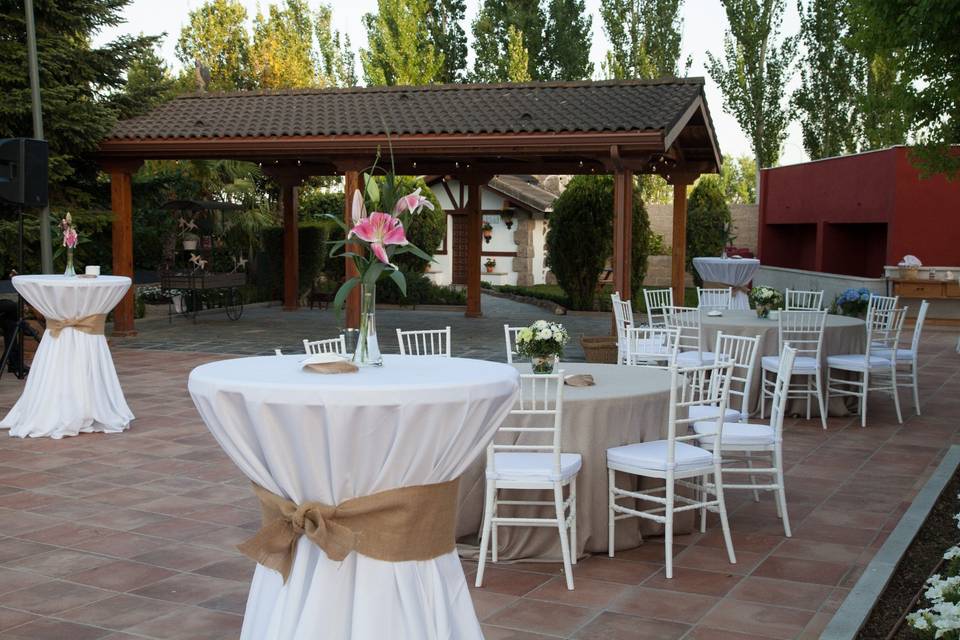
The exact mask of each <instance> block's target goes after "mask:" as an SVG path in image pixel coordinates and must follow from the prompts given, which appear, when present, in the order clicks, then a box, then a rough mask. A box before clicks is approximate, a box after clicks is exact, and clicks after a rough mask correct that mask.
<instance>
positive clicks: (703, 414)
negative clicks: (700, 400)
mask: <svg viewBox="0 0 960 640" xmlns="http://www.w3.org/2000/svg"><path fill="white" fill-rule="evenodd" d="M724 414H725V415H724V418H725V420H726V421H727V422H740V421H741V420H745V419H746V418H747V416H745V415H743V414H742V413H740V412H739V411H737V410H736V409H729V408H728V409H727V410H726V411H725V412H724ZM687 416H688V417H690V418H692V419H694V420H710V419H716V417H717V406H716V405H712V406H708V405H705V404H701V405H694V406H692V407H687Z"/></svg>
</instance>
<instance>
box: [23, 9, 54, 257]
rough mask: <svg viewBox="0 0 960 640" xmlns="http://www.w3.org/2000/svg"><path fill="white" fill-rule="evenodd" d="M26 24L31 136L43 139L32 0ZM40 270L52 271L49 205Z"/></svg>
mask: <svg viewBox="0 0 960 640" xmlns="http://www.w3.org/2000/svg"><path fill="white" fill-rule="evenodd" d="M23 7H24V11H25V12H26V24H27V67H28V70H29V72H30V98H31V101H32V109H33V137H34V138H36V139H37V140H43V113H42V112H41V110H40V71H39V67H38V64H37V28H36V25H35V24H34V21H33V0H24V3H23ZM40 270H41V271H42V272H43V273H53V247H52V246H51V242H50V205H49V204H45V205H43V209H41V210H40Z"/></svg>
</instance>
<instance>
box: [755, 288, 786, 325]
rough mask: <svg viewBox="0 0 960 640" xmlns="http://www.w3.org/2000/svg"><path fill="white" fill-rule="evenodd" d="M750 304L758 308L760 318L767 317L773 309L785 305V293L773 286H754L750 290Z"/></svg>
mask: <svg viewBox="0 0 960 640" xmlns="http://www.w3.org/2000/svg"><path fill="white" fill-rule="evenodd" d="M750 304H752V305H753V308H754V309H756V311H757V317H758V318H766V317H767V316H769V315H770V311H771V310H773V309H780V308H782V307H783V294H782V293H780V291H778V290H777V289H774V288H773V287H766V286H760V287H754V288H753V289H751V290H750Z"/></svg>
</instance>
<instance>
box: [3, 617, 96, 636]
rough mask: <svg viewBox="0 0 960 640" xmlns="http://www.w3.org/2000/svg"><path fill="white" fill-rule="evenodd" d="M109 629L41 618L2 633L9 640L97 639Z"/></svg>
mask: <svg viewBox="0 0 960 640" xmlns="http://www.w3.org/2000/svg"><path fill="white" fill-rule="evenodd" d="M109 633H110V631H108V630H106V629H100V628H97V627H89V626H87V625H81V624H73V623H72V622H62V621H60V620H51V619H48V618H41V619H38V620H34V621H33V622H28V623H27V624H25V625H21V626H19V627H15V628H13V629H8V630H7V631H5V632H4V633H3V636H4V638H8V639H9V640H67V639H69V640H98V639H100V638H103V637H104V636H106V635H108V634H109Z"/></svg>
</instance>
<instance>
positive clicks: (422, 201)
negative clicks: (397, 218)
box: [393, 187, 433, 215]
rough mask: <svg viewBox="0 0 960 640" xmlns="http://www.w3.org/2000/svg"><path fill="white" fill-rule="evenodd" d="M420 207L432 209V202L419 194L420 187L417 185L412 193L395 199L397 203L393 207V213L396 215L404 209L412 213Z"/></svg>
mask: <svg viewBox="0 0 960 640" xmlns="http://www.w3.org/2000/svg"><path fill="white" fill-rule="evenodd" d="M420 207H426V208H428V209H430V210H431V211H433V203H432V202H430V201H429V200H427V199H426V198H425V197H423V196H421V195H420V189H419V187H418V188H417V190H416V191H414V192H413V193H411V194H409V195H406V196H403V197H402V198H400V199H399V200H397V204H396V206H395V207H394V208H393V213H394V215H398V214H400V213H403V211H404V210H406V211H409V212H410V213H414V212H416V211H417V209H419V208H420Z"/></svg>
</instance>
